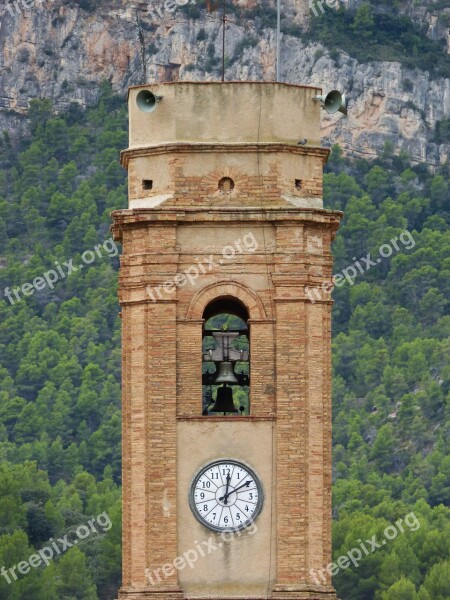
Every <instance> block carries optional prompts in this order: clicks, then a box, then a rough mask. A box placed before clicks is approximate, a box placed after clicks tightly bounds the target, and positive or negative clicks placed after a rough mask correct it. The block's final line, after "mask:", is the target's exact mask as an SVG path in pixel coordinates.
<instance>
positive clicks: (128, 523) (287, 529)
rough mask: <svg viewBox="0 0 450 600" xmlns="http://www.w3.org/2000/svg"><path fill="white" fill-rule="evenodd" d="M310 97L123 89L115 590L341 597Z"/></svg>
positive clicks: (327, 223) (278, 90)
mask: <svg viewBox="0 0 450 600" xmlns="http://www.w3.org/2000/svg"><path fill="white" fill-rule="evenodd" d="M319 93H320V90H319V89H318V88H313V87H305V86H295V85H287V84H280V83H250V82H249V83H247V82H240V83H189V82H181V83H174V84H162V85H146V86H140V87H134V88H131V89H130V91H129V114H130V140H129V148H128V149H127V150H125V151H123V153H122V164H123V165H124V166H125V167H126V168H127V169H128V174H129V206H128V208H127V209H123V210H117V211H115V212H114V213H113V219H114V225H113V231H114V235H115V239H116V240H118V241H120V242H121V243H122V245H123V255H122V257H121V268H120V285H119V299H120V304H121V310H122V324H123V341H122V345H123V366H122V373H123V586H122V588H121V590H120V592H119V598H120V599H121V600H129V599H130V600H131V599H133V600H144V599H150V598H152V599H156V598H158V599H161V600H169V599H170V600H172V599H175V598H180V599H181V598H202V599H206V598H220V599H225V598H226V599H228V598H233V599H244V598H245V599H249V598H252V599H255V600H256V599H263V598H273V599H274V600H287V599H290V598H292V599H293V600H294V599H295V600H297V599H315V600H322V599H330V600H332V599H336V595H335V592H334V589H333V587H332V585H331V581H330V579H325V577H329V576H328V574H327V573H326V571H323V572H325V577H323V578H322V579H319V580H318V579H317V578H314V577H312V576H311V572H312V570H324V569H325V567H326V565H327V564H328V563H329V562H330V561H331V350H330V337H331V322H330V320H331V300H330V298H329V295H328V296H326V297H319V295H318V294H314V295H312V294H308V293H307V290H309V289H310V288H312V289H315V288H321V286H322V284H325V282H327V281H329V280H330V277H331V269H332V256H331V250H330V246H331V242H332V240H333V239H334V236H335V234H336V230H337V228H338V226H339V220H340V217H341V213H337V212H332V211H330V210H326V209H324V208H323V201H322V172H323V166H324V164H325V162H326V160H327V156H328V150H327V149H325V148H322V147H321V145H320V106H319V104H318V103H317V102H314V98H315V96H316V95H318V94H319ZM299 140H302V141H303V143H302V144H299V143H298V142H299ZM305 140H306V141H305ZM325 287H326V285H325ZM224 315H225V316H224ZM239 340H240V342H239Z"/></svg>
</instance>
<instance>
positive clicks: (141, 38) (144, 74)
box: [136, 10, 147, 83]
mask: <svg viewBox="0 0 450 600" xmlns="http://www.w3.org/2000/svg"><path fill="white" fill-rule="evenodd" d="M136 32H137V36H138V41H139V47H140V54H141V63H142V83H147V65H146V63H145V40H144V32H143V31H142V26H141V22H140V20H139V16H138V12H137V10H136Z"/></svg>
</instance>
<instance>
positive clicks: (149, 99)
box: [136, 90, 162, 113]
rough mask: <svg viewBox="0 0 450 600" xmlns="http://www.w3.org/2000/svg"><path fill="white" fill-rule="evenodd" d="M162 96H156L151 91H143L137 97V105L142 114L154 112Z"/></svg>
mask: <svg viewBox="0 0 450 600" xmlns="http://www.w3.org/2000/svg"><path fill="white" fill-rule="evenodd" d="M161 100H162V96H155V94H154V93H153V92H151V91H150V90H141V91H140V92H139V94H138V95H137V96H136V104H137V105H138V108H139V110H141V111H142V112H146V113H149V112H153V111H154V110H155V108H156V105H157V104H158V102H161Z"/></svg>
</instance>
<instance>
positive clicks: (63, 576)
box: [0, 84, 450, 600]
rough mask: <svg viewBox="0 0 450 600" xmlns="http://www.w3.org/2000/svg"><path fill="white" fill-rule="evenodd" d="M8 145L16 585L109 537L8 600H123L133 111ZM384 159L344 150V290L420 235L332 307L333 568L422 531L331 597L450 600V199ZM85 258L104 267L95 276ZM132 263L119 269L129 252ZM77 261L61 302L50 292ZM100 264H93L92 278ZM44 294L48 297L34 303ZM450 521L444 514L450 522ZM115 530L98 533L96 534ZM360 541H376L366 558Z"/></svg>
mask: <svg viewBox="0 0 450 600" xmlns="http://www.w3.org/2000/svg"><path fill="white" fill-rule="evenodd" d="M29 125H30V131H31V134H30V136H29V137H28V138H23V139H22V140H21V141H20V143H19V144H18V145H17V144H13V143H12V142H11V140H10V139H9V136H8V135H7V134H6V133H4V134H3V135H2V137H1V140H0V167H1V171H0V296H1V299H0V390H1V391H0V455H1V464H0V568H1V567H2V566H3V567H5V568H6V569H9V568H10V567H12V566H13V565H16V564H18V563H20V561H26V560H28V558H29V556H30V555H32V554H33V553H35V552H36V550H39V549H41V548H43V547H44V546H47V545H48V541H49V540H50V539H54V540H57V539H58V538H62V537H63V536H64V535H66V534H69V539H72V540H73V535H74V531H75V530H76V529H77V528H78V527H79V526H80V525H81V524H86V523H88V521H89V520H90V519H93V518H96V517H97V516H98V515H100V514H101V513H106V514H107V515H108V516H109V519H110V521H111V524H112V526H111V527H110V528H109V529H108V530H104V531H103V530H101V529H100V530H99V531H98V532H97V533H95V534H94V533H93V534H92V536H89V537H87V538H86V539H84V540H80V543H79V544H78V545H77V546H76V547H75V546H73V547H71V548H69V549H68V550H67V551H66V552H64V553H63V554H61V555H60V556H56V557H55V560H53V561H51V562H50V564H49V566H47V567H45V568H44V567H43V566H40V567H37V568H32V569H31V571H30V572H29V573H28V574H27V575H19V577H18V578H17V580H13V581H12V582H11V583H8V581H7V579H6V577H5V576H0V600H74V599H77V600H95V599H97V598H98V599H100V600H112V599H113V598H115V597H116V596H115V594H116V591H117V588H118V586H119V585H120V553H121V534H120V529H121V506H120V492H121V489H120V485H121V471H120V459H121V448H120V438H121V431H120V421H121V413H120V368H121V365H120V319H119V316H118V313H119V305H118V302H117V296H116V289H117V271H118V256H117V252H112V251H110V252H109V251H108V252H106V250H105V251H102V252H98V253H95V251H94V248H95V247H96V246H97V247H99V245H100V246H101V248H106V246H105V243H106V241H107V240H109V245H108V246H107V247H108V248H109V249H110V250H111V249H112V245H111V240H110V238H111V234H110V231H109V226H110V212H111V210H114V209H117V208H122V207H125V206H126V205H127V199H126V174H125V172H124V171H123V169H122V168H121V167H120V165H119V161H118V155H119V150H121V149H123V148H125V147H126V146H127V113H126V107H125V99H124V98H118V97H116V96H114V95H113V94H112V92H111V89H110V86H109V85H107V84H103V85H102V87H101V93H100V99H99V101H98V104H97V105H96V106H95V107H92V108H90V109H88V110H87V111H81V110H80V109H79V108H78V107H77V106H76V105H71V106H70V108H69V109H68V110H67V112H65V113H60V114H58V115H56V114H54V112H53V109H52V106H51V103H50V102H49V101H46V100H35V101H32V102H31V107H30V113H29ZM449 174H450V172H449V165H448V164H447V165H444V166H443V167H441V168H440V169H438V170H437V171H436V172H433V173H432V172H430V171H429V170H428V169H427V167H426V165H415V166H414V165H411V164H410V161H409V158H408V156H407V155H405V154H400V155H398V154H397V153H396V152H395V149H394V148H391V147H385V150H384V152H383V153H382V155H381V156H380V157H379V158H378V159H377V160H375V161H371V162H367V161H366V160H349V159H346V158H344V157H343V155H342V153H341V151H340V149H339V147H337V146H336V147H333V150H332V154H331V157H330V160H329V163H328V165H327V168H326V175H325V206H326V207H327V208H330V209H331V208H332V209H339V210H343V211H345V218H344V220H343V224H342V226H341V229H340V231H339V234H338V236H337V239H336V242H335V244H334V254H335V260H336V264H335V273H338V272H341V271H342V270H343V269H345V268H346V267H347V266H348V265H350V264H353V263H354V261H355V258H356V259H359V258H360V257H365V256H366V255H367V253H369V252H370V253H372V255H373V256H378V253H379V248H380V247H381V246H382V245H383V244H388V243H389V242H390V240H391V239H392V238H394V237H396V236H397V237H398V236H399V235H400V234H401V233H402V232H404V231H405V230H407V231H408V232H410V234H411V236H412V238H413V239H414V242H415V243H414V246H413V247H409V248H406V247H403V246H402V245H401V244H400V246H399V248H400V249H399V251H396V252H394V253H393V254H392V256H390V257H388V258H386V259H383V261H382V262H381V263H380V264H377V265H376V266H374V267H372V268H371V269H370V270H368V271H367V272H365V273H362V274H360V275H359V276H358V277H357V278H356V279H355V281H354V282H353V284H352V285H350V283H348V282H344V284H343V285H341V286H340V287H336V289H335V291H334V299H335V305H334V324H333V360H334V366H333V369H334V398H333V402H334V414H333V421H334V507H333V513H334V515H333V516H334V520H335V521H334V534H333V539H334V541H333V552H334V557H335V559H338V557H340V556H342V555H344V554H346V553H347V552H348V551H349V550H351V549H352V548H353V547H355V546H357V545H358V543H359V542H360V541H361V540H366V539H369V538H371V537H372V536H373V535H377V536H378V538H379V539H381V538H382V537H383V531H384V530H385V528H386V527H387V526H389V525H391V524H394V523H395V522H396V521H397V520H398V519H400V518H404V517H405V516H406V515H407V514H409V513H411V512H413V513H414V515H415V516H416V517H417V519H418V521H419V522H420V527H419V528H417V529H416V530H415V531H413V530H409V529H408V527H405V532H404V533H401V534H399V535H398V536H397V537H396V538H395V539H393V540H392V541H388V542H387V543H386V544H385V545H384V546H383V547H382V548H380V549H377V550H376V551H375V552H373V553H371V554H370V555H368V556H366V557H364V558H363V560H361V564H360V565H359V566H358V567H357V568H356V567H353V566H351V567H350V568H347V569H343V570H341V571H340V573H339V574H338V575H337V576H336V577H335V578H334V584H335V586H336V588H337V590H338V595H339V597H340V598H342V600H372V599H373V600H448V599H449V598H450V557H449V549H450V519H449V517H450V510H449V508H448V505H449V503H450V456H449V452H448V438H449V423H450V419H449V416H450V415H449V399H450V383H449V382H450V358H449V357H450V314H449V298H450V230H449V224H450V185H449V179H450V178H449ZM86 250H90V251H94V252H92V254H94V255H95V259H94V260H92V261H91V262H89V261H87V260H85V259H84V258H83V257H84V256H85V255H86ZM117 250H119V251H120V248H118V249H117ZM69 259H73V264H74V265H80V264H81V263H83V261H84V263H85V264H84V269H83V270H81V269H78V270H76V271H73V272H70V274H68V273H67V269H66V268H65V267H64V277H63V276H62V275H61V277H59V279H58V280H57V281H55V283H54V284H53V287H50V286H45V287H44V288H43V289H37V288H33V289H32V290H31V289H30V288H28V290H29V291H28V295H24V294H22V293H21V295H20V299H17V297H16V296H14V294H12V296H11V298H12V300H13V301H11V300H10V299H8V297H7V295H6V293H5V290H6V289H9V290H10V291H11V290H12V289H14V288H15V287H22V286H23V284H25V283H27V282H33V280H35V279H36V278H37V277H42V276H43V274H44V273H46V272H49V271H50V270H55V271H57V265H64V263H67V262H68V261H69ZM88 262H89V264H87V263H88ZM30 287H31V286H30ZM446 506H447V507H446ZM97 529H99V528H97ZM358 540H359V542H358Z"/></svg>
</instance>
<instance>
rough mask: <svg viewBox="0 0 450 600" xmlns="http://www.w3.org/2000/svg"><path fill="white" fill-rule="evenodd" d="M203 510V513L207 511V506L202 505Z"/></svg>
mask: <svg viewBox="0 0 450 600" xmlns="http://www.w3.org/2000/svg"><path fill="white" fill-rule="evenodd" d="M203 510H204V511H205V512H206V511H207V510H208V505H207V504H204V505H203Z"/></svg>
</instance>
